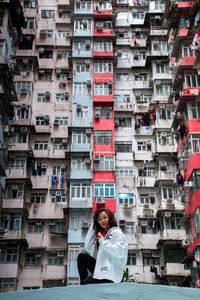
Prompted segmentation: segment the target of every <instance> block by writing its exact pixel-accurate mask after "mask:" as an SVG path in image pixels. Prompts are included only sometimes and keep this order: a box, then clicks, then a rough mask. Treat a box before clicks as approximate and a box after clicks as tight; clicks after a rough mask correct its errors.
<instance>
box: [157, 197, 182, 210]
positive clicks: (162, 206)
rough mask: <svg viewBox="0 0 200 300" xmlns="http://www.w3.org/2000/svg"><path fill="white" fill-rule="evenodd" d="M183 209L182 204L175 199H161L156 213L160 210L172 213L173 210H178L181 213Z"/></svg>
mask: <svg viewBox="0 0 200 300" xmlns="http://www.w3.org/2000/svg"><path fill="white" fill-rule="evenodd" d="M183 209H184V204H183V203H182V201H181V200H177V199H167V200H166V199H161V200H160V203H159V204H158V211H161V210H168V211H174V210H180V212H182V211H183Z"/></svg>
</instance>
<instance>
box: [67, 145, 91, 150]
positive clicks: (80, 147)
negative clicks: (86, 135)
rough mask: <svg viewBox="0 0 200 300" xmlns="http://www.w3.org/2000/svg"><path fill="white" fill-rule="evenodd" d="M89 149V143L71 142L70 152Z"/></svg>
mask: <svg viewBox="0 0 200 300" xmlns="http://www.w3.org/2000/svg"><path fill="white" fill-rule="evenodd" d="M91 149H92V145H91V144H71V151H72V152H90V151H91Z"/></svg>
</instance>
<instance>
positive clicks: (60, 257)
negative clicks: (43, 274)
mask: <svg viewBox="0 0 200 300" xmlns="http://www.w3.org/2000/svg"><path fill="white" fill-rule="evenodd" d="M63 263H64V252H49V253H48V265H63Z"/></svg>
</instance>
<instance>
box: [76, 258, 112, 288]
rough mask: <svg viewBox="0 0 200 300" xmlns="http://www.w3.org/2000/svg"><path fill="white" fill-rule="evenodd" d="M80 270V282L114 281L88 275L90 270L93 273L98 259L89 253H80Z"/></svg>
mask: <svg viewBox="0 0 200 300" xmlns="http://www.w3.org/2000/svg"><path fill="white" fill-rule="evenodd" d="M77 264H78V272H79V276H80V284H81V285H84V284H93V283H112V282H113V281H111V280H108V279H95V278H93V277H92V275H91V276H88V271H89V272H90V273H91V274H93V272H94V268H95V264H96V259H94V258H93V257H92V256H90V255H89V254H87V253H80V254H79V255H78V258H77Z"/></svg>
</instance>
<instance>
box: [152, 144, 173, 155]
mask: <svg viewBox="0 0 200 300" xmlns="http://www.w3.org/2000/svg"><path fill="white" fill-rule="evenodd" d="M156 152H159V153H168V152H169V153H173V152H177V146H176V143H174V145H173V144H172V145H169V144H165V145H160V144H157V145H156Z"/></svg>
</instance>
